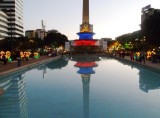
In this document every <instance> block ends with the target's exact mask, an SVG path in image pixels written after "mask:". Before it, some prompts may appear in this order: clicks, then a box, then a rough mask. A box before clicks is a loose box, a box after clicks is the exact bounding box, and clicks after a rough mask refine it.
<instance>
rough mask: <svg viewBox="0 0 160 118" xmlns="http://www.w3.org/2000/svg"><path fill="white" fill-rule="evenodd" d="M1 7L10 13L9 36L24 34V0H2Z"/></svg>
mask: <svg viewBox="0 0 160 118" xmlns="http://www.w3.org/2000/svg"><path fill="white" fill-rule="evenodd" d="M0 9H1V10H3V11H4V12H5V13H6V14H7V15H8V36H9V37H20V36H23V35H24V34H23V33H24V31H23V30H24V28H23V0H1V1H0Z"/></svg>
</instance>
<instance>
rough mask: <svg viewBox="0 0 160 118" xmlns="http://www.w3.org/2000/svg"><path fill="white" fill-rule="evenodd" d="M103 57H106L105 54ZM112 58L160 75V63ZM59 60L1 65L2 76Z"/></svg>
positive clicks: (42, 59)
mask: <svg viewBox="0 0 160 118" xmlns="http://www.w3.org/2000/svg"><path fill="white" fill-rule="evenodd" d="M103 56H105V54H104V55H103ZM112 57H113V58H116V59H118V60H121V61H125V62H127V63H131V64H133V65H135V66H141V67H144V68H147V69H151V70H153V71H155V72H157V73H160V62H156V63H153V62H151V61H149V60H146V62H145V64H143V63H139V62H135V61H134V62H133V61H131V60H130V57H129V56H125V58H119V57H117V56H112ZM58 58H60V56H56V57H48V56H41V57H40V58H39V59H30V60H29V61H22V62H21V66H20V67H17V61H14V62H12V63H7V65H3V64H0V76H4V75H7V74H9V73H14V72H16V71H20V70H25V69H28V68H33V67H34V66H37V65H40V64H43V63H47V62H49V61H52V60H56V59H58Z"/></svg>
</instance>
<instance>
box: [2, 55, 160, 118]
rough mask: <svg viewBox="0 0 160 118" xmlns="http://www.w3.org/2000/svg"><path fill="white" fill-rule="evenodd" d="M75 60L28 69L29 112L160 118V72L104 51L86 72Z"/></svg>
mask: <svg viewBox="0 0 160 118" xmlns="http://www.w3.org/2000/svg"><path fill="white" fill-rule="evenodd" d="M92 61H93V60H92ZM76 62H77V61H71V60H64V59H61V60H58V61H56V62H53V63H49V64H47V65H42V66H40V67H38V68H36V69H32V70H30V71H28V72H26V73H24V77H23V78H24V79H23V81H25V87H26V88H25V89H22V90H23V93H26V94H27V95H26V97H27V98H25V99H27V105H26V106H27V113H28V118H35V117H39V118H89V117H90V118H159V116H160V89H159V88H160V75H158V74H155V73H153V72H150V71H147V70H145V69H141V68H137V67H134V66H132V67H131V66H130V65H128V64H126V63H124V62H120V61H117V60H114V59H111V58H105V57H104V58H103V57H102V58H101V61H95V62H96V63H97V65H98V66H96V67H94V68H93V70H94V71H95V74H91V75H86V76H85V75H81V74H78V73H77V71H78V70H79V68H78V67H74V65H75V64H76ZM87 77H88V78H87ZM7 81H8V80H7ZM3 82H4V81H3ZM17 83H18V82H17ZM21 84H22V83H21V81H19V87H20V85H21ZM0 85H1V84H0ZM23 85H24V82H23ZM9 90H10V89H8V90H7V91H9ZM7 91H6V93H7ZM5 99H6V98H5ZM2 100H3V96H0V101H1V102H0V106H1V105H2V104H5V103H3V102H2ZM17 104H20V103H17ZM0 108H1V107H0ZM84 110H85V111H86V112H85V111H84ZM85 113H86V114H87V115H84V114H85ZM88 115H89V116H88ZM2 118H3V117H2Z"/></svg>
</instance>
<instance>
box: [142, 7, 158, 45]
mask: <svg viewBox="0 0 160 118" xmlns="http://www.w3.org/2000/svg"><path fill="white" fill-rule="evenodd" d="M141 32H142V35H143V37H144V41H145V40H147V41H148V43H149V44H150V45H154V46H159V45H160V35H159V34H160V9H154V8H151V5H148V6H146V7H144V8H142V15H141Z"/></svg>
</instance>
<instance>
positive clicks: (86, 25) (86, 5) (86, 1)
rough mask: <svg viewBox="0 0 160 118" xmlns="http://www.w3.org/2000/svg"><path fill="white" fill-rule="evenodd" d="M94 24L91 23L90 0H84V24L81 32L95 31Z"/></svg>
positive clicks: (81, 26)
mask: <svg viewBox="0 0 160 118" xmlns="http://www.w3.org/2000/svg"><path fill="white" fill-rule="evenodd" d="M92 29H93V28H92V25H90V24H89V0H83V14H82V25H80V32H93V30H92Z"/></svg>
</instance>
